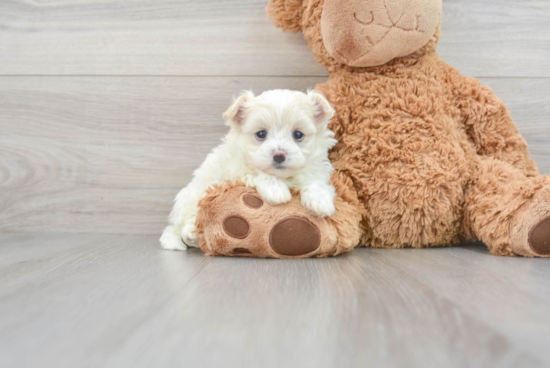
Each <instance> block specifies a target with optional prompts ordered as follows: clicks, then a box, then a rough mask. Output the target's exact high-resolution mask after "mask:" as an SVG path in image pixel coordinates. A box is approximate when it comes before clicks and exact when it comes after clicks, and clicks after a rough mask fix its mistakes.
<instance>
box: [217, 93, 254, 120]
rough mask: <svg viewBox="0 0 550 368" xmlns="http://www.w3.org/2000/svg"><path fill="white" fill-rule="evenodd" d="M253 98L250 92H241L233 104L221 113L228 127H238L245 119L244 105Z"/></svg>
mask: <svg viewBox="0 0 550 368" xmlns="http://www.w3.org/2000/svg"><path fill="white" fill-rule="evenodd" d="M253 98H254V94H253V93H252V92H251V91H244V92H242V93H241V94H240V95H239V97H237V98H236V99H235V100H234V101H233V104H232V105H231V106H230V107H229V108H228V109H227V111H226V112H224V113H223V117H224V119H225V120H226V121H227V123H226V124H227V125H229V126H240V125H241V124H242V123H243V121H244V118H245V113H246V104H247V102H250V101H251V100H252V99H253Z"/></svg>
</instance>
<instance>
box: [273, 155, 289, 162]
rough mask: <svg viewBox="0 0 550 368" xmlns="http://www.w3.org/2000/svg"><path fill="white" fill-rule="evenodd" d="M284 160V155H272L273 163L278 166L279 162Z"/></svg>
mask: <svg viewBox="0 0 550 368" xmlns="http://www.w3.org/2000/svg"><path fill="white" fill-rule="evenodd" d="M285 159H286V155H284V154H282V153H277V154H275V155H273V161H275V162H276V163H278V164H280V163H281V162H284V161H285Z"/></svg>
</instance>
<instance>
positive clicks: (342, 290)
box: [0, 233, 550, 368]
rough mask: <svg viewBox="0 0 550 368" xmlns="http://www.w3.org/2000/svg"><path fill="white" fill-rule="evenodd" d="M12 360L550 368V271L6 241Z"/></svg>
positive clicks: (444, 256)
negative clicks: (255, 257)
mask: <svg viewBox="0 0 550 368" xmlns="http://www.w3.org/2000/svg"><path fill="white" fill-rule="evenodd" d="M0 244H1V246H0V282H1V285H2V287H1V288H0V362H1V364H0V365H1V366H2V367H56V368H59V367H116V368H125V367H316V368H322V367H437V368H441V367H457V368H464V367H548V366H549V365H550V355H549V354H548V338H549V337H550V288H549V286H548V283H549V280H550V267H549V265H548V262H547V261H546V260H543V259H528V258H502V257H496V256H492V255H490V254H488V253H487V252H486V250H485V248H484V247H482V246H468V247H456V248H440V249H427V250H376V249H365V248H361V249H356V250H354V251H353V252H351V253H349V254H346V255H343V256H341V257H337V258H331V259H308V260H265V259H249V258H243V259H239V258H222V257H204V256H203V254H202V253H201V252H200V251H198V250H191V251H188V252H170V251H160V250H159V249H158V248H157V237H156V236H153V235H103V234H83V235H77V234H71V235H67V234H64V235H56V234H17V233H14V234H0Z"/></svg>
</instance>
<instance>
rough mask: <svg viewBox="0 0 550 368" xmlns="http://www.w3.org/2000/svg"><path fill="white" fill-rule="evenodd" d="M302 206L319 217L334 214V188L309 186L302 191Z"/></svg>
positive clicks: (317, 185) (316, 185)
mask: <svg viewBox="0 0 550 368" xmlns="http://www.w3.org/2000/svg"><path fill="white" fill-rule="evenodd" d="M301 197H302V206H304V207H305V208H307V209H308V210H310V211H311V212H313V213H314V214H315V215H317V216H319V217H327V216H332V215H333V214H334V210H335V209H334V188H333V187H331V186H329V185H324V184H323V185H319V184H311V185H308V186H307V187H305V188H303V189H302V192H301Z"/></svg>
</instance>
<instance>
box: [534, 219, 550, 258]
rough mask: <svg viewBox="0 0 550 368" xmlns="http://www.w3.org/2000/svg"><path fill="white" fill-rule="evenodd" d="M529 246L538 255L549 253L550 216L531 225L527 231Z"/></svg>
mask: <svg viewBox="0 0 550 368" xmlns="http://www.w3.org/2000/svg"><path fill="white" fill-rule="evenodd" d="M529 246H530V247H531V249H532V250H533V252H535V253H537V254H539V255H550V217H547V218H545V219H544V220H542V221H540V222H539V223H538V224H536V225H535V226H533V228H532V229H531V231H530V232H529Z"/></svg>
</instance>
